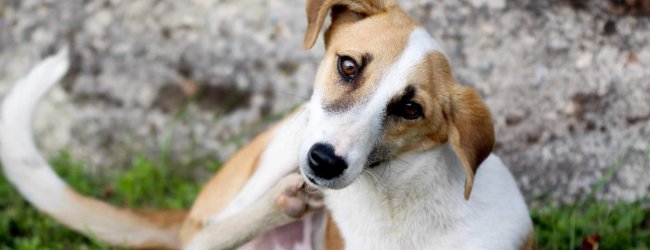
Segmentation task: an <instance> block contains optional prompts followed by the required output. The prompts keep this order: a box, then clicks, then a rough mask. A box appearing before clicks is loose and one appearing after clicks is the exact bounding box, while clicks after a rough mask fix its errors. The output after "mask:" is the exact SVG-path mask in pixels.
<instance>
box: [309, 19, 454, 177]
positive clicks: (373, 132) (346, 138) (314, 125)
mask: <svg viewBox="0 0 650 250" xmlns="http://www.w3.org/2000/svg"><path fill="white" fill-rule="evenodd" d="M431 51H439V52H443V53H444V51H443V49H442V47H440V45H439V44H438V43H437V42H436V41H435V40H434V39H433V38H431V36H429V34H428V33H427V32H426V31H425V30H424V29H422V28H416V29H414V30H413V32H412V33H411V36H410V39H409V42H408V44H407V46H406V48H405V50H404V52H403V53H402V55H401V56H400V58H399V59H398V60H397V61H396V62H395V63H394V64H393V66H392V67H391V68H390V69H389V70H388V71H387V73H386V74H385V75H384V76H383V78H382V79H381V81H380V82H379V84H378V88H377V90H375V91H374V93H373V94H372V96H371V97H370V99H369V100H368V101H365V102H362V103H359V104H357V105H355V106H354V107H352V108H351V109H350V110H348V111H346V112H344V113H331V112H327V111H325V110H324V109H323V107H322V106H321V103H322V101H321V100H322V92H321V91H320V89H318V88H317V89H315V90H314V94H313V96H312V100H311V102H310V104H309V106H308V107H309V109H310V110H311V112H310V114H311V115H310V117H309V122H308V124H307V128H306V129H307V132H306V133H305V135H307V137H306V138H305V139H304V140H303V142H302V145H301V148H300V151H299V152H300V155H301V158H300V166H301V170H302V172H303V173H305V174H306V175H308V176H310V172H311V169H310V168H309V166H308V164H307V157H306V156H307V153H308V152H309V149H310V148H311V146H312V145H314V144H316V143H319V142H320V143H323V142H324V143H329V144H331V145H332V146H333V147H334V149H335V151H336V154H337V155H339V156H341V157H343V158H344V159H346V160H347V162H348V168H347V170H345V172H344V173H343V175H342V176H341V177H338V178H335V179H332V180H324V179H318V178H315V177H313V175H312V176H311V177H312V178H313V179H315V180H316V182H318V184H319V185H322V186H326V187H329V188H343V187H345V186H347V185H349V184H350V183H352V182H353V181H354V180H356V179H357V177H358V176H359V175H360V174H361V172H362V170H363V168H364V167H365V166H366V160H367V159H368V155H369V154H370V152H371V150H372V149H373V147H374V145H375V140H377V138H378V137H379V136H380V133H381V132H382V119H383V117H384V115H383V113H384V112H385V109H386V105H387V104H388V102H389V100H390V99H391V98H392V97H394V96H395V95H397V94H398V93H400V92H402V91H404V89H405V88H406V86H407V84H408V82H407V79H406V77H405V76H407V75H409V73H410V72H411V71H412V70H413V69H414V68H415V66H417V65H418V64H420V63H421V62H422V61H423V60H424V57H425V55H426V54H427V53H429V52H431ZM325 64H326V65H327V63H325ZM327 70H333V67H331V66H321V68H320V69H319V75H318V76H317V77H316V81H317V83H316V86H326V85H327V84H326V83H322V81H327V80H328V79H327V78H325V77H323V76H324V75H327V74H326V73H325V74H321V73H320V72H322V71H327Z"/></svg>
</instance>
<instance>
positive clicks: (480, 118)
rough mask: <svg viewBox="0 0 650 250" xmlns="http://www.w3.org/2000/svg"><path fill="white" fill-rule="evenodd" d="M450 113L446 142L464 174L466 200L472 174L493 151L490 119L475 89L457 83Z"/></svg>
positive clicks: (470, 186) (469, 192)
mask: <svg viewBox="0 0 650 250" xmlns="http://www.w3.org/2000/svg"><path fill="white" fill-rule="evenodd" d="M450 111H451V112H450V116H451V117H450V118H451V119H450V120H451V124H450V125H451V126H449V142H450V144H451V146H452V149H453V150H454V152H455V153H456V156H457V157H458V160H460V163H461V164H463V167H464V168H465V172H467V179H466V180H465V199H469V195H470V194H471V192H472V185H473V184H474V174H475V173H476V170H477V169H478V167H479V165H481V163H483V160H485V159H486V158H487V157H488V156H489V155H490V153H491V152H492V149H493V148H494V127H493V125H492V117H491V115H490V110H489V109H488V108H487V107H486V106H485V104H483V101H481V97H480V96H479V94H478V93H477V92H476V91H475V90H473V89H471V88H468V87H463V86H460V85H457V84H454V85H453V91H452V96H451V107H450Z"/></svg>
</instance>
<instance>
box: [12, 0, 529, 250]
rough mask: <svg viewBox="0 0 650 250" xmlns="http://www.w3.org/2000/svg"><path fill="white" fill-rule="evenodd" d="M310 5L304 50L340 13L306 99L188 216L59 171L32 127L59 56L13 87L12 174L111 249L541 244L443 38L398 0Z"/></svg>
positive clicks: (28, 193) (323, 0)
mask: <svg viewBox="0 0 650 250" xmlns="http://www.w3.org/2000/svg"><path fill="white" fill-rule="evenodd" d="M306 11H307V21H308V22H307V30H306V33H305V39H304V47H305V48H307V49H309V48H311V47H313V45H314V44H315V42H316V40H317V39H318V36H319V34H320V33H321V28H322V26H323V25H324V23H325V20H326V19H327V16H328V14H329V16H330V17H331V18H330V19H331V24H330V26H329V27H328V28H327V29H326V30H325V32H324V35H323V40H324V44H325V55H324V58H323V60H322V62H321V64H320V66H319V68H318V71H317V74H316V78H315V81H314V92H313V95H312V97H311V99H310V100H309V101H308V102H307V103H306V104H304V105H303V106H301V107H300V108H298V110H297V111H295V112H293V113H292V114H290V115H288V116H287V117H286V118H285V119H284V120H283V121H281V122H279V123H278V124H277V125H275V126H273V127H272V128H270V129H269V130H267V131H265V132H263V133H262V134H260V135H259V136H257V137H256V138H254V139H253V140H252V142H251V143H249V144H248V145H246V146H245V147H244V148H242V149H241V150H240V151H238V152H237V153H236V154H235V155H234V156H233V157H232V158H231V159H229V160H228V161H227V162H226V164H225V165H224V167H223V169H222V170H220V171H219V172H218V173H217V174H216V175H215V176H214V177H213V178H212V179H211V180H210V181H209V182H208V183H207V184H206V185H205V186H204V188H203V189H202V191H201V192H200V194H199V195H198V197H197V199H196V201H195V203H194V204H193V206H192V208H191V209H190V210H189V212H173V211H159V212H149V213H144V212H142V211H133V210H127V209H123V208H117V207H113V206H111V205H108V204H106V203H103V202H101V201H98V200H95V199H92V198H88V197H84V196H81V195H79V194H77V193H76V192H74V191H73V190H71V189H69V188H67V186H66V185H65V183H63V182H62V181H61V180H60V179H59V178H58V177H57V176H56V174H55V173H54V172H53V171H52V170H51V168H49V167H48V165H47V162H45V160H44V159H43V157H42V156H41V155H40V153H39V152H38V150H37V149H36V148H35V146H34V144H33V142H32V138H31V131H30V130H29V124H30V122H31V115H32V114H33V110H34V108H35V105H36V102H37V101H38V99H39V98H40V97H41V96H42V95H44V94H45V92H46V89H47V86H49V85H52V84H54V82H56V81H57V80H58V78H60V76H61V75H63V72H64V71H65V67H63V66H56V67H55V65H50V66H49V67H39V66H43V65H38V66H37V67H35V69H34V70H33V71H32V72H31V73H30V74H29V75H28V76H27V77H26V78H25V79H23V80H21V81H19V83H18V84H17V86H16V87H14V89H13V90H12V92H11V93H10V94H9V95H8V96H7V97H6V100H5V102H4V104H3V110H2V118H1V121H2V123H0V128H1V130H0V136H1V137H0V140H1V141H2V146H1V147H0V153H1V156H2V161H3V165H4V167H5V173H6V174H7V176H8V178H9V179H10V181H11V182H12V183H14V184H15V185H16V186H17V187H18V189H19V190H20V192H21V193H22V194H23V195H24V196H25V197H26V198H27V199H28V200H29V201H30V202H32V203H33V204H34V205H35V206H36V207H38V208H39V209H40V210H42V211H44V212H46V213H47V214H49V215H50V216H52V217H54V218H55V219H57V220H59V221H60V222H62V223H64V224H66V225H68V226H70V227H72V228H74V229H76V230H78V231H82V232H87V233H92V234H93V235H94V236H95V237H97V238H99V239H101V240H103V241H106V242H108V243H110V244H114V245H122V246H128V247H135V248H144V247H158V248H186V249H233V248H237V247H243V248H248V249H275V248H277V249H282V248H284V249H343V248H345V249H534V237H533V235H534V233H533V227H532V222H531V219H530V217H529V215H528V209H527V207H526V204H525V202H524V199H523V197H522V195H521V193H520V192H519V189H518V188H517V185H516V182H515V181H514V178H513V177H512V175H511V174H510V172H509V171H508V169H507V167H506V166H505V165H504V164H503V163H502V162H501V160H500V159H499V158H498V157H497V156H495V155H493V154H492V150H493V147H494V142H495V139H494V128H493V125H492V121H491V119H492V118H491V114H490V112H489V109H488V108H487V107H486V106H485V104H484V103H483V102H482V100H481V98H480V96H479V94H478V93H477V92H476V91H475V90H473V89H471V88H468V87H464V86H461V85H459V84H458V83H456V81H455V80H454V78H453V75H452V70H451V67H450V65H449V62H448V59H447V56H446V55H445V52H444V50H443V49H442V47H441V46H440V45H439V44H438V43H437V41H436V40H435V39H434V38H432V37H431V36H430V35H429V34H428V33H427V32H426V31H425V30H424V29H423V28H422V27H421V26H420V25H419V24H418V23H417V22H416V21H414V20H413V19H412V18H410V17H409V16H408V15H407V14H406V13H404V11H402V10H401V9H400V8H399V6H398V5H397V4H396V3H395V2H394V1H393V0H308V2H307V8H306ZM56 58H57V57H55V58H53V59H52V60H54V61H49V63H52V64H56V63H55V62H56V60H55V59H56ZM58 58H59V64H65V60H64V59H61V58H63V57H62V56H59V57H58ZM48 60H50V59H48ZM48 60H46V61H45V62H43V63H44V64H47V63H48ZM43 63H42V64H43ZM43 68H47V69H48V70H43ZM39 69H40V70H41V71H39ZM297 170H299V171H298V172H299V173H300V175H301V177H298V176H297V174H296V171H297ZM305 182H307V183H305ZM314 188H316V189H319V190H320V191H321V192H322V196H323V199H324V203H325V207H326V209H322V208H321V207H322V204H320V203H321V200H320V198H321V197H320V196H321V194H320V193H319V192H315V191H313V189H314Z"/></svg>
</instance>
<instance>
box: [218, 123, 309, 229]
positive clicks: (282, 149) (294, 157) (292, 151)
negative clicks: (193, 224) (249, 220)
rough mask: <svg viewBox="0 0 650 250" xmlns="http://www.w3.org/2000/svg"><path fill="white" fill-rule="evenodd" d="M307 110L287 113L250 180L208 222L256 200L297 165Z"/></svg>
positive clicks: (234, 212) (227, 215)
mask: <svg viewBox="0 0 650 250" xmlns="http://www.w3.org/2000/svg"><path fill="white" fill-rule="evenodd" d="M306 118H307V114H306V111H304V110H302V111H299V112H297V113H296V114H294V115H292V116H291V117H289V118H288V119H287V120H286V121H285V122H284V123H283V124H281V125H280V127H279V128H278V130H277V131H276V132H275V133H274V134H273V136H272V138H271V143H270V144H269V146H268V147H267V148H266V149H265V150H264V153H263V154H262V157H261V159H260V161H259V166H258V167H257V169H256V170H255V173H254V174H253V176H251V178H250V180H248V182H246V185H245V186H244V187H243V188H242V190H241V191H240V192H239V193H238V194H237V196H235V198H233V199H232V201H230V202H229V203H228V205H227V206H226V208H224V209H223V211H221V212H219V213H218V214H216V215H214V216H213V217H212V218H211V219H210V220H209V221H208V222H207V223H208V224H212V223H215V222H218V221H220V220H224V219H225V218H228V217H230V216H233V215H235V214H237V213H239V212H240V211H242V210H244V209H245V208H247V207H249V206H251V205H252V204H253V203H255V202H256V201H257V200H259V199H260V198H261V197H262V196H263V195H264V194H265V193H266V192H267V191H268V190H269V189H270V188H271V187H272V186H273V185H274V184H275V183H276V182H278V180H280V179H281V178H282V177H284V176H286V175H287V174H289V173H290V172H294V171H296V170H297V169H298V152H297V147H298V146H297V145H298V142H299V141H298V139H299V138H301V137H302V136H303V135H302V134H301V132H302V131H304V126H305V123H306Z"/></svg>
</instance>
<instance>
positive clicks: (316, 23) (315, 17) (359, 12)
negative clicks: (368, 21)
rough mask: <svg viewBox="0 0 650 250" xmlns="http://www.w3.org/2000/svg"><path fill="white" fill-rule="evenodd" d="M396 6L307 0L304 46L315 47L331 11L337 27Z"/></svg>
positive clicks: (363, 0)
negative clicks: (326, 17)
mask: <svg viewBox="0 0 650 250" xmlns="http://www.w3.org/2000/svg"><path fill="white" fill-rule="evenodd" d="M394 4H395V3H394V1H393V0H307V31H306V32H305V40H304V42H303V46H304V47H305V49H310V48H311V47H313V46H314V44H315V43H316V39H317V38H318V34H319V33H320V30H321V28H322V26H323V23H324V22H325V16H327V13H328V12H330V10H331V11H332V25H335V24H338V23H341V22H346V21H356V20H360V19H362V18H364V17H367V16H370V15H373V14H377V13H380V12H383V11H385V10H386V8H387V7H388V6H391V5H394Z"/></svg>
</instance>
